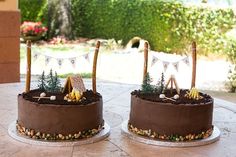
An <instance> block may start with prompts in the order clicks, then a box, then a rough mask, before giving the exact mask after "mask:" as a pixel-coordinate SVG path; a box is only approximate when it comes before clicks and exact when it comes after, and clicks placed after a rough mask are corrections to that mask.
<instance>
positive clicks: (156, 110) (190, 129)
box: [129, 91, 213, 141]
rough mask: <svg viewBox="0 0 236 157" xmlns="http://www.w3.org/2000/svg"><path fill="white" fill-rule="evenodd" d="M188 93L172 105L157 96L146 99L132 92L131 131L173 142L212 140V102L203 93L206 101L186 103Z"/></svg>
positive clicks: (170, 102) (188, 101)
mask: <svg viewBox="0 0 236 157" xmlns="http://www.w3.org/2000/svg"><path fill="white" fill-rule="evenodd" d="M185 93H186V91H181V94H180V99H179V100H178V101H176V102H172V101H170V100H162V99H160V98H159V97H158V95H157V96H156V97H155V96H154V95H152V94H146V96H145V95H143V94H139V92H137V91H134V92H132V93H131V111H130V118H129V130H130V131H133V132H135V133H137V134H139V135H143V136H149V137H152V138H157V139H163V140H174V141H185V140H194V139H202V138H206V137H208V136H210V135H211V133H212V129H213V126H212V116H213V99H212V98H211V97H210V96H209V95H206V94H202V93H201V95H202V97H203V99H202V100H201V101H199V100H198V101H195V102H194V101H193V100H191V101H190V100H188V99H186V98H185V97H184V96H183V95H184V94H185ZM147 95H148V96H147ZM167 95H168V94H167ZM181 98H182V99H181Z"/></svg>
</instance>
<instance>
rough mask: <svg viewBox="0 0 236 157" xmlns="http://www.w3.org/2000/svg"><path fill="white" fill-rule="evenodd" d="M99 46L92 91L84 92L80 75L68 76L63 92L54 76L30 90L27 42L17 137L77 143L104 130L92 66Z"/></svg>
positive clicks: (29, 48)
mask: <svg viewBox="0 0 236 157" xmlns="http://www.w3.org/2000/svg"><path fill="white" fill-rule="evenodd" d="M99 47H100V42H99V41H98V42H97V44H96V49H95V53H94V61H93V73H92V87H93V90H88V89H86V88H85V86H84V83H83V79H82V78H81V76H80V75H74V76H69V77H68V78H67V80H66V83H65V86H64V88H62V87H61V83H60V80H59V79H58V77H57V73H56V72H55V73H54V74H53V71H52V70H51V71H50V73H49V74H48V75H47V76H45V74H44V72H43V74H42V75H41V76H40V78H39V81H38V82H39V84H38V88H37V89H33V90H31V89H30V83H31V42H30V41H27V78H26V90H25V92H23V93H22V94H19V95H18V118H17V123H16V129H17V132H18V134H19V135H22V136H26V137H29V138H33V139H39V140H53V141H60V140H77V139H82V138H88V137H92V136H94V135H96V134H98V133H99V132H100V131H101V130H102V129H103V128H104V120H103V101H102V96H101V94H100V93H98V92H97V91H96V64H97V57H98V52H99Z"/></svg>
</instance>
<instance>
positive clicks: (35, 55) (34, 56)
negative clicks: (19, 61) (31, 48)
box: [33, 52, 39, 60]
mask: <svg viewBox="0 0 236 157" xmlns="http://www.w3.org/2000/svg"><path fill="white" fill-rule="evenodd" d="M38 57H39V54H38V53H37V52H36V53H34V55H33V59H34V60H37V59H38Z"/></svg>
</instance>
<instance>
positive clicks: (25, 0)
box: [19, 0, 48, 25]
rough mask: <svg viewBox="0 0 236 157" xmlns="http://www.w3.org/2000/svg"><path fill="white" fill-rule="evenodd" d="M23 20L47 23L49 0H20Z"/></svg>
mask: <svg viewBox="0 0 236 157" xmlns="http://www.w3.org/2000/svg"><path fill="white" fill-rule="evenodd" d="M19 8H20V11H21V21H22V22H23V21H34V22H37V21H41V22H43V23H44V24H45V25H46V23H47V15H48V14H47V0H19Z"/></svg>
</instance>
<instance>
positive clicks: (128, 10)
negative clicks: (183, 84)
mask: <svg viewBox="0 0 236 157" xmlns="http://www.w3.org/2000/svg"><path fill="white" fill-rule="evenodd" d="M50 2H53V4H55V6H54V8H58V7H59V6H60V4H62V3H55V2H54V1H52V0H51V1H50ZM68 3H69V2H68ZM69 4H70V5H71V6H68V7H66V8H69V11H68V9H64V10H66V12H67V13H68V14H69V13H71V14H72V17H71V20H70V16H69V15H68V18H65V19H67V20H68V21H69V23H70V22H71V24H72V29H71V28H69V27H68V31H69V32H70V33H68V32H67V33H65V34H67V36H65V37H67V38H68V37H69V38H74V37H88V38H104V39H112V38H114V39H115V40H116V41H117V40H122V41H123V42H122V43H123V44H126V43H127V42H128V41H129V40H130V39H131V38H133V37H134V36H139V37H141V38H143V39H145V40H148V41H149V43H150V45H151V48H152V49H153V50H156V51H165V52H172V53H173V52H175V53H185V52H186V51H189V45H190V44H191V42H192V41H193V40H195V41H196V42H197V48H198V52H199V53H201V54H208V53H224V48H225V46H227V45H228V43H227V42H228V40H226V39H225V33H226V32H227V31H228V30H230V29H232V27H233V26H234V25H235V23H236V18H235V15H234V12H233V10H232V9H227V8H226V9H216V8H209V7H202V6H201V7H196V6H186V5H184V4H182V3H180V2H177V1H174V0H168V1H164V0H129V1H127V0H103V1H102V3H101V0H89V1H87V0H70V3H69ZM19 6H20V9H21V12H22V21H42V22H43V23H44V24H46V23H47V21H48V20H47V19H48V18H49V17H48V16H49V13H48V6H47V0H20V1H19ZM54 10H56V9H54ZM62 14H63V13H52V14H51V16H52V17H53V18H51V19H52V20H51V22H49V24H48V26H51V27H50V30H49V36H50V37H53V36H54V35H58V34H60V30H59V29H58V28H57V27H56V26H57V23H56V22H55V21H54V19H56V18H58V19H60V18H62V17H61V16H59V15H62ZM54 15H56V16H54ZM66 17H67V16H66ZM49 21H50V20H49ZM54 26H55V27H54ZM68 34H70V35H68Z"/></svg>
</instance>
